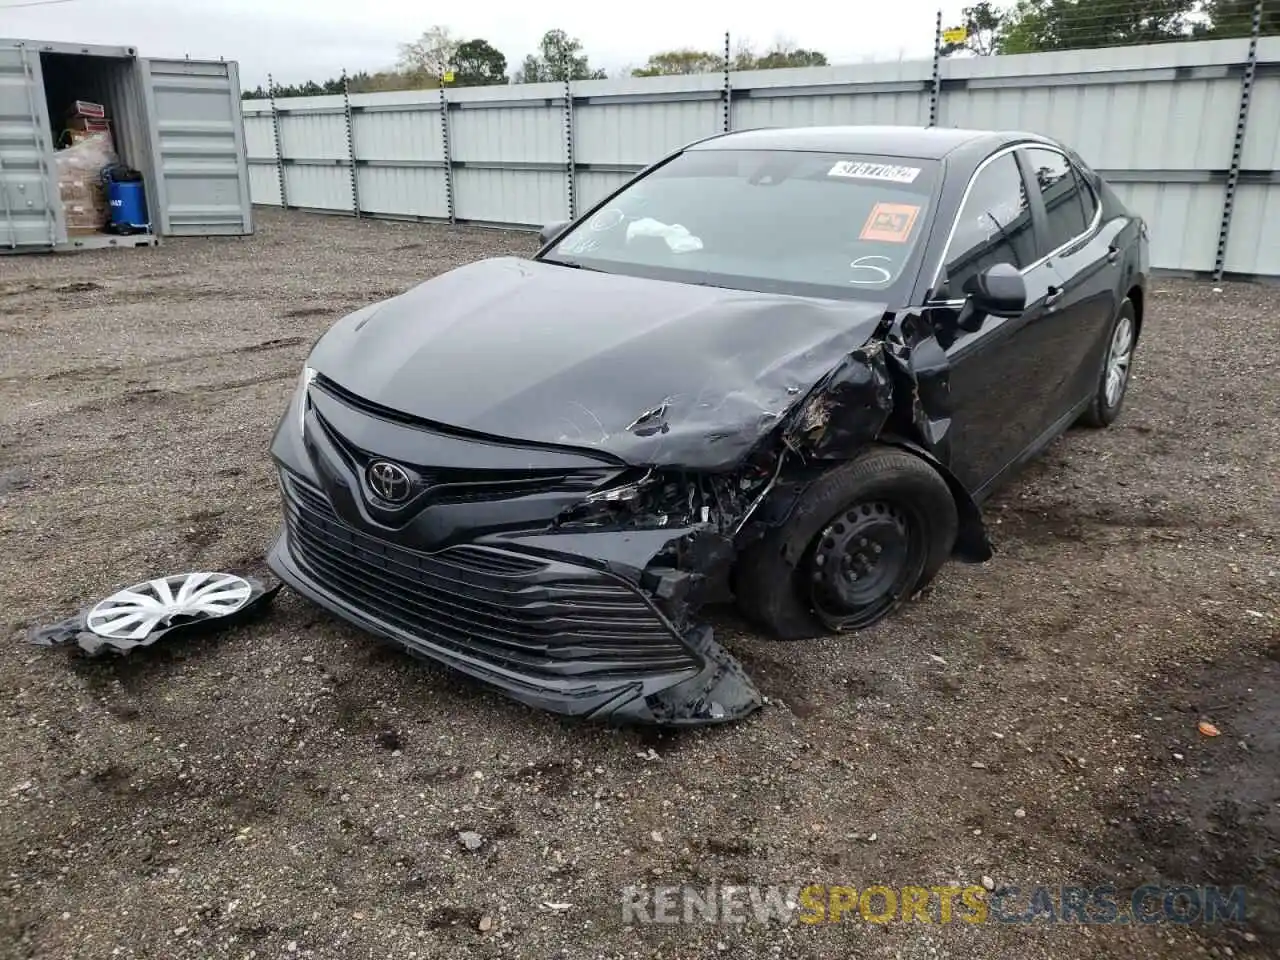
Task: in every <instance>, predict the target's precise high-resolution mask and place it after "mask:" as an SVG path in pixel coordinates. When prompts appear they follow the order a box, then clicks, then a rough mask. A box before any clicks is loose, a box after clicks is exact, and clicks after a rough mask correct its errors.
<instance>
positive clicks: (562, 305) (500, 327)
mask: <svg viewBox="0 0 1280 960" xmlns="http://www.w3.org/2000/svg"><path fill="white" fill-rule="evenodd" d="M884 310H885V306H884V305H883V304H875V303H865V302H850V301H836V300H818V299H809V298H801V297H790V296H781V295H772V294H762V293H750V292H743V291H735V290H726V289H723V288H718V287H708V286H695V285H689V284H682V283H669V282H665V281H659V280H645V279H639V278H635V277H626V276H620V275H617V274H605V273H595V272H590V271H587V270H581V269H573V268H569V267H563V266H556V265H552V264H544V263H539V262H536V261H532V260H523V259H518V258H515V257H507V258H500V259H493V260H484V261H480V262H478V263H473V264H470V265H468V266H465V267H462V268H460V269H457V270H453V271H451V272H449V273H447V274H444V275H443V276H440V277H436V278H434V279H432V280H429V281H427V282H426V283H423V284H421V285H419V286H417V287H414V288H412V289H411V290H408V291H407V292H405V293H404V294H402V295H400V296H398V297H395V298H393V299H391V300H387V301H385V302H383V303H380V304H375V305H373V306H371V307H367V308H365V309H364V310H360V311H358V312H356V313H354V314H352V315H350V316H348V317H346V318H345V319H343V320H341V321H339V322H338V324H337V325H335V326H334V328H333V329H332V330H331V331H330V332H329V333H328V334H326V335H325V336H324V337H323V338H322V339H321V341H320V342H319V343H318V344H317V345H316V347H315V349H314V351H313V352H312V356H311V360H310V361H309V363H310V365H311V366H312V367H314V368H315V369H316V370H318V371H319V372H320V373H322V374H323V375H324V376H326V377H328V378H329V379H331V380H333V381H334V382H336V383H337V384H339V385H340V386H342V387H345V388H346V389H347V390H350V391H351V392H352V393H355V394H357V395H358V396H360V397H363V398H365V399H366V400H370V401H372V402H374V403H376V404H380V405H382V406H386V407H390V408H392V409H395V410H398V411H402V412H404V413H406V414H409V415H412V416H414V417H418V418H422V419H425V420H430V421H434V422H436V423H440V424H446V425H451V426H454V427H459V428H463V429H465V430H469V431H475V432H478V433H483V434H488V435H491V436H495V437H508V438H511V439H517V440H525V441H532V442H536V443H550V444H562V445H571V446H575V447H584V448H588V449H595V450H599V451H602V452H604V453H608V454H611V455H613V456H615V457H618V458H621V459H622V460H625V461H627V462H629V463H632V464H637V465H647V464H653V465H661V466H682V467H687V468H691V469H703V470H716V469H727V468H728V467H730V466H732V465H734V464H735V463H737V462H738V461H739V460H740V459H741V458H742V457H743V456H744V455H745V454H746V453H747V452H748V450H749V449H750V448H751V447H752V446H754V444H755V443H756V442H757V441H758V440H759V439H760V438H761V437H762V436H763V435H764V434H766V433H767V432H769V431H770V430H771V429H773V428H774V427H775V426H776V425H777V423H778V419H779V417H781V416H782V415H783V414H784V413H785V412H786V411H787V410H788V409H789V408H791V407H792V406H793V405H794V404H795V403H797V402H798V401H799V400H801V399H802V398H803V397H804V395H805V394H806V393H807V392H808V391H809V390H810V388H811V387H813V385H814V384H816V383H817V382H818V381H819V380H820V379H821V378H822V377H823V376H824V375H825V374H826V373H828V372H829V371H830V370H831V369H832V368H833V367H835V366H836V365H837V364H838V363H839V362H840V361H841V360H842V359H843V358H844V357H845V356H846V355H847V354H848V353H850V352H851V351H853V350H855V349H857V348H858V347H860V346H862V345H863V344H865V343H866V342H867V340H868V338H869V337H870V336H871V334H872V333H873V332H874V331H875V329H876V327H877V325H878V324H879V321H880V320H881V318H882V317H883V315H884Z"/></svg>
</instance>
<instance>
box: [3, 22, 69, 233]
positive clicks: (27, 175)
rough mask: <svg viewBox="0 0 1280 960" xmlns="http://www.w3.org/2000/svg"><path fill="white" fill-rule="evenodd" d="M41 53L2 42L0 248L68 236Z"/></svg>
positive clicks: (18, 44) (16, 44)
mask: <svg viewBox="0 0 1280 960" xmlns="http://www.w3.org/2000/svg"><path fill="white" fill-rule="evenodd" d="M53 166H54V164H53V136H52V133H51V128H50V126H49V108H48V105H47V104H46V103H45V98H44V76H43V74H42V73H41V70H40V56H39V54H38V53H36V52H35V51H33V50H30V49H28V48H27V47H26V46H24V45H22V44H20V43H12V42H2V41H0V251H3V250H32V249H52V248H53V247H54V246H55V245H56V244H58V243H59V242H60V241H62V240H63V239H65V238H66V226H65V223H64V220H63V213H62V200H61V198H60V197H59V195H58V187H57V182H58V178H57V176H56V174H55V173H54V169H53Z"/></svg>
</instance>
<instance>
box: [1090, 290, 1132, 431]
mask: <svg viewBox="0 0 1280 960" xmlns="http://www.w3.org/2000/svg"><path fill="white" fill-rule="evenodd" d="M1137 340H1138V322H1137V312H1136V311H1135V310H1134V308H1133V301H1132V300H1125V301H1124V302H1123V303H1121V304H1120V309H1119V311H1117V313H1116V319H1115V320H1114V322H1113V323H1112V324H1111V336H1110V338H1109V339H1108V341H1107V353H1106V356H1105V357H1104V358H1103V361H1102V373H1101V374H1100V375H1099V377H1098V388H1097V390H1096V392H1095V393H1094V395H1093V402H1092V403H1090V404H1089V409H1088V410H1086V411H1085V412H1084V414H1083V415H1082V416H1081V417H1080V422H1081V423H1083V424H1085V425H1086V426H1090V427H1107V426H1110V425H1111V424H1112V423H1113V422H1114V421H1115V419H1116V417H1118V416H1120V408H1121V407H1122V406H1124V398H1125V394H1126V393H1127V392H1128V390H1129V372H1130V369H1131V368H1132V366H1133V350H1134V347H1135V346H1136V344H1137Z"/></svg>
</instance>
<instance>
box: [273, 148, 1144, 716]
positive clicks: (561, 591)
mask: <svg viewBox="0 0 1280 960" xmlns="http://www.w3.org/2000/svg"><path fill="white" fill-rule="evenodd" d="M1147 273H1148V252H1147V229H1146V226H1145V224H1144V222H1143V221H1142V219H1141V218H1140V217H1138V216H1136V215H1134V214H1133V213H1132V212H1130V211H1129V210H1128V209H1127V208H1126V207H1125V205H1124V204H1123V203H1122V202H1121V200H1120V199H1119V198H1118V197H1117V196H1116V194H1115V193H1114V192H1113V190H1112V189H1111V188H1110V187H1109V186H1108V184H1107V183H1106V182H1105V181H1104V180H1103V179H1102V178H1101V177H1100V176H1099V175H1098V174H1097V173H1096V172H1095V171H1094V170H1092V169H1090V167H1089V166H1088V165H1087V164H1086V163H1085V162H1084V161H1083V160H1082V159H1081V158H1080V157H1079V156H1078V155H1077V154H1076V153H1075V152H1074V151H1072V150H1071V149H1070V148H1068V147H1066V146H1064V145H1062V144H1060V143H1057V142H1055V141H1053V140H1050V139H1047V138H1045V137H1041V136H1036V135H1032V134H1025V133H998V132H992V131H977V130H954V129H936V128H910V127H830V128H804V129H788V130H753V131H743V132H738V133H731V134H726V135H723V136H717V137H713V138H710V139H707V140H702V141H699V142H697V143H694V144H691V145H689V146H687V147H685V148H683V149H681V150H678V151H676V152H675V153H673V154H671V155H670V156H667V157H665V158H663V159H662V160H661V161H659V162H657V163H655V164H653V165H652V166H650V167H649V168H647V169H645V170H644V171H642V172H641V173H639V174H638V175H636V176H635V177H634V178H633V179H632V180H630V182H628V183H627V184H625V185H624V186H622V187H621V188H620V189H618V190H617V191H616V192H614V193H613V194H612V195H610V196H608V197H606V198H605V199H604V200H603V201H601V202H600V203H599V204H597V205H596V206H595V207H594V208H592V209H591V210H589V211H587V212H586V213H585V214H584V215H583V216H581V217H580V218H578V219H577V220H576V221H574V222H572V223H556V224H550V225H548V226H547V227H544V229H543V231H542V245H541V248H540V249H539V250H538V252H537V253H536V254H534V255H533V256H532V258H528V259H526V258H519V257H500V258H495V259H488V260H483V261H480V262H477V263H472V264H470V265H468V266H464V267H461V268H459V269H456V270H453V271H451V272H449V273H446V274H444V275H441V276H438V277H435V278H433V279H431V280H428V281H426V282H425V283H422V284H420V285H418V286H415V287H413V288H412V289H410V290H408V291H406V292H405V293H403V294H401V295H399V296H397V297H393V298H391V299H389V300H386V301H383V302H380V303H375V304H372V305H370V306H367V307H365V308H363V309H361V310H358V311H356V312H355V313H353V314H351V315H349V316H347V317H345V318H344V319H342V320H340V321H339V322H338V323H337V324H336V325H335V326H334V327H333V328H332V329H331V330H329V332H328V333H327V334H326V335H325V336H324V337H322V338H321V339H320V340H319V341H318V342H317V343H316V345H315V346H314V347H313V349H312V351H311V354H310V356H309V358H308V359H307V361H306V366H305V368H304V370H303V371H302V375H301V377H300V379H299V382H298V387H297V390H296V392H295V395H294V396H293V399H292V401H291V403H290V406H289V409H288V410H287V412H286V413H285V415H284V417H283V418H282V419H281V421H280V425H279V427H278V429H277V431H276V434H275V437H274V440H273V443H272V455H273V457H274V459H275V462H276V464H277V466H278V468H279V476H280V484H281V489H282V492H283V499H284V521H285V522H284V529H283V531H282V533H281V535H280V537H279V539H278V541H277V542H276V544H275V546H274V547H273V549H272V551H271V555H270V563H271V566H272V568H273V569H274V570H275V571H276V573H277V574H278V575H279V576H280V577H281V578H282V579H283V580H285V581H286V582H287V583H289V584H290V585H291V586H293V587H294V588H295V589H297V590H298V591H300V592H301V593H303V594H304V595H306V596H307V597H310V598H311V599H312V600H314V601H316V602H317V603H319V604H321V605H323V606H325V607H327V608H328V609H329V610H331V611H333V612H334V613H336V614H337V615H339V616H341V617H344V618H346V619H347V620H349V621H351V622H352V623H354V624H356V625H358V626H360V627H362V628H364V629H365V630H367V631H369V632H371V633H373V634H376V635H378V636H380V637H382V638H384V639H387V640H390V641H392V642H394V643H396V644H398V645H400V646H402V647H404V648H406V649H407V650H409V651H410V652H413V653H416V654H419V655H422V656H426V657H430V658H433V659H436V660H438V661H442V662H444V663H446V664H448V665H450V666H451V667H453V668H456V669H457V670H459V671H461V672H463V673H465V674H468V675H470V676H471V677H474V678H477V679H479V680H481V681H484V682H486V683H488V684H491V685H494V686H496V687H498V688H500V689H502V690H504V691H506V692H507V693H508V694H509V695H511V696H513V697H515V698H517V699H519V700H521V701H524V702H526V703H529V704H532V705H536V706H539V707H544V708H548V709H551V710H554V711H558V712H561V713H565V714H571V715H575V716H585V717H592V718H609V719H612V720H614V721H619V722H622V721H631V722H651V723H663V724H698V723H712V722H718V721H725V720H733V719H736V718H739V717H742V716H744V715H746V714H748V713H750V712H751V711H752V710H753V709H755V708H756V707H757V706H758V705H759V703H760V697H759V694H758V693H757V691H756V689H755V687H754V686H753V685H752V682H751V680H750V678H749V677H748V676H747V675H746V674H745V672H744V671H743V669H742V667H741V666H740V664H739V663H738V662H737V661H736V660H735V659H734V658H733V656H732V655H731V654H730V653H729V651H727V650H726V649H724V648H723V647H722V646H721V645H720V644H719V643H718V642H717V641H716V640H715V639H714V637H713V634H712V630H711V628H710V626H709V625H708V624H707V622H706V621H705V619H703V618H702V617H700V611H701V610H702V608H703V607H705V606H706V605H707V604H711V603H718V602H726V601H729V600H733V601H736V603H737V605H738V606H739V608H740V609H741V610H742V611H743V613H744V614H745V615H746V616H748V617H749V618H750V619H752V620H753V621H755V622H756V623H757V624H758V625H759V626H760V627H761V628H762V629H763V630H765V631H766V632H768V633H769V634H771V635H773V636H775V637H777V638H780V639H783V640H801V639H804V638H808V637H814V636H817V635H821V634H825V633H834V632H841V631H858V630H862V629H864V628H867V627H870V626H871V625H872V624H875V623H877V622H878V621H880V620H881V619H882V618H884V617H886V616H888V615H890V614H891V613H893V611H894V610H895V609H897V608H898V607H899V606H900V605H901V604H903V603H904V602H906V601H907V600H909V599H910V598H911V597H912V596H913V595H915V594H916V593H917V592H918V591H919V590H920V589H921V588H922V587H924V586H925V585H926V584H927V583H929V581H930V580H931V579H932V578H933V577H934V576H935V575H936V574H937V573H938V571H939V569H940V568H941V567H942V565H943V564H944V562H945V561H946V560H947V559H948V558H952V557H954V558H956V559H958V560H961V561H966V562H982V561H984V560H986V559H988V558H989V557H990V556H991V546H990V544H989V542H988V538H987V534H986V531H985V528H984V525H983V519H982V513H981V504H982V502H983V500H984V499H985V498H986V497H988V496H989V495H990V494H991V492H992V491H993V490H995V489H997V487H998V486H999V485H1000V484H1001V483H1002V482H1003V481H1005V480H1006V479H1007V478H1008V477H1010V476H1011V475H1012V474H1013V473H1014V472H1015V471H1016V469H1017V468H1018V466H1019V465H1020V464H1022V463H1024V462H1025V461H1026V460H1027V459H1028V458H1030V457H1032V456H1034V455H1035V454H1036V453H1037V452H1038V451H1040V450H1041V449H1043V448H1044V446H1045V445H1046V444H1048V443H1049V442H1050V441H1052V440H1053V439H1054V438H1055V437H1057V436H1058V435H1059V434H1061V433H1062V432H1063V431H1065V430H1066V429H1067V428H1069V427H1071V426H1072V425H1073V424H1075V423H1077V422H1080V423H1083V424H1086V425H1088V426H1092V427H1105V426H1106V425H1108V424H1109V423H1111V422H1112V421H1113V420H1114V419H1115V418H1116V416H1117V415H1118V414H1119V412H1120V410H1121V406H1122V404H1123V402H1124V397H1125V391H1126V387H1127V386H1128V382H1129V374H1130V369H1131V364H1132V361H1133V356H1134V349H1135V346H1136V344H1137V342H1138V335H1139V333H1140V331H1141V328H1142V324H1143V321H1144V312H1145V306H1146V303H1147V297H1146V293H1145V291H1146V282H1147Z"/></svg>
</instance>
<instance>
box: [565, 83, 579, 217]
mask: <svg viewBox="0 0 1280 960" xmlns="http://www.w3.org/2000/svg"><path fill="white" fill-rule="evenodd" d="M577 166H578V165H577V161H575V160H574V158H573V86H572V85H571V84H570V82H569V78H568V77H565V78H564V179H565V186H566V187H567V188H568V191H569V219H570V220H576V219H577V216H578V197H577V183H576V179H577Z"/></svg>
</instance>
